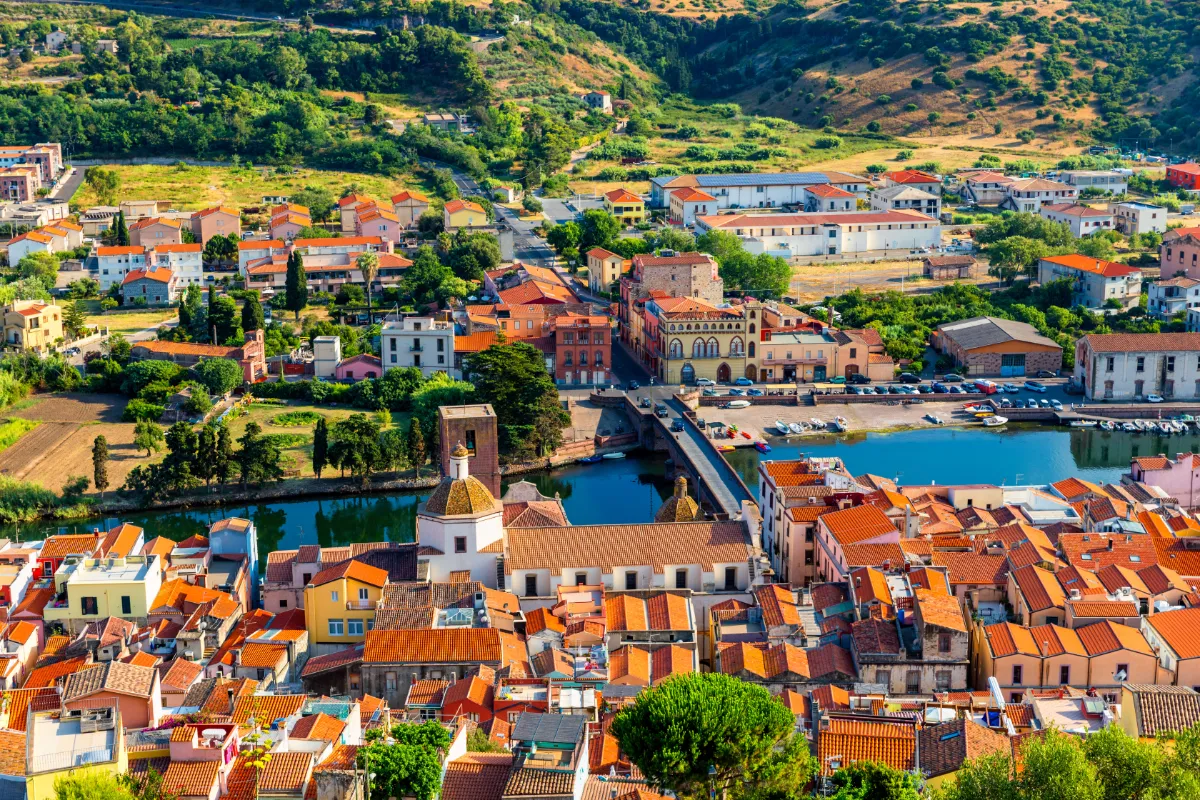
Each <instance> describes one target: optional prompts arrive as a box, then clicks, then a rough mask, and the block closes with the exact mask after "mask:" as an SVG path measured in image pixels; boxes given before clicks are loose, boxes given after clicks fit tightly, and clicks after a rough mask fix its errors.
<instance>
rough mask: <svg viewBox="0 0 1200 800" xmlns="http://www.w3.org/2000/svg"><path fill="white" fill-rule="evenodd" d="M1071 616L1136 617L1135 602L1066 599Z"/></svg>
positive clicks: (1136, 608)
mask: <svg viewBox="0 0 1200 800" xmlns="http://www.w3.org/2000/svg"><path fill="white" fill-rule="evenodd" d="M1067 608H1068V609H1069V610H1070V611H1071V616H1073V617H1075V618H1076V619H1078V618H1080V617H1106V618H1107V617H1136V616H1137V615H1138V607H1137V604H1136V603H1134V602H1132V601H1130V600H1068V601H1067Z"/></svg>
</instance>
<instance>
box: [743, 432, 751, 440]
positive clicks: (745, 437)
mask: <svg viewBox="0 0 1200 800" xmlns="http://www.w3.org/2000/svg"><path fill="white" fill-rule="evenodd" d="M742 438H743V439H749V438H750V434H749V432H747V431H742Z"/></svg>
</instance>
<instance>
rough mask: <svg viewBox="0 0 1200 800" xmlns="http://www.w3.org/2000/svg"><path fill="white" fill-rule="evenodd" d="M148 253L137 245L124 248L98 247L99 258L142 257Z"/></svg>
mask: <svg viewBox="0 0 1200 800" xmlns="http://www.w3.org/2000/svg"><path fill="white" fill-rule="evenodd" d="M145 252H146V248H144V247H140V246H137V245H134V246H124V247H97V248H96V255H98V256H140V255H143V254H144V253H145Z"/></svg>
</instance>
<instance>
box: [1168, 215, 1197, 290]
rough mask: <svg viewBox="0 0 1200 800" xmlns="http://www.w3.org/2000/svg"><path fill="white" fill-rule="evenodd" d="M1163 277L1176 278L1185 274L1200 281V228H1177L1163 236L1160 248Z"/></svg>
mask: <svg viewBox="0 0 1200 800" xmlns="http://www.w3.org/2000/svg"><path fill="white" fill-rule="evenodd" d="M1158 255H1159V260H1160V261H1161V262H1162V276H1163V277H1164V278H1174V277H1175V276H1176V275H1178V274H1179V273H1181V272H1182V273H1183V274H1184V275H1186V276H1187V277H1189V278H1193V279H1197V280H1200V228H1175V229H1174V230H1170V231H1167V232H1166V233H1164V234H1163V241H1162V245H1161V246H1160V247H1159V248H1158Z"/></svg>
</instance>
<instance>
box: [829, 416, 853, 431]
mask: <svg viewBox="0 0 1200 800" xmlns="http://www.w3.org/2000/svg"><path fill="white" fill-rule="evenodd" d="M833 421H834V422H836V423H837V424H838V425H841V426H842V427H843V428H845V427H846V426H847V425H849V424H850V423H848V422H846V418H845V417H834V418H833Z"/></svg>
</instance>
